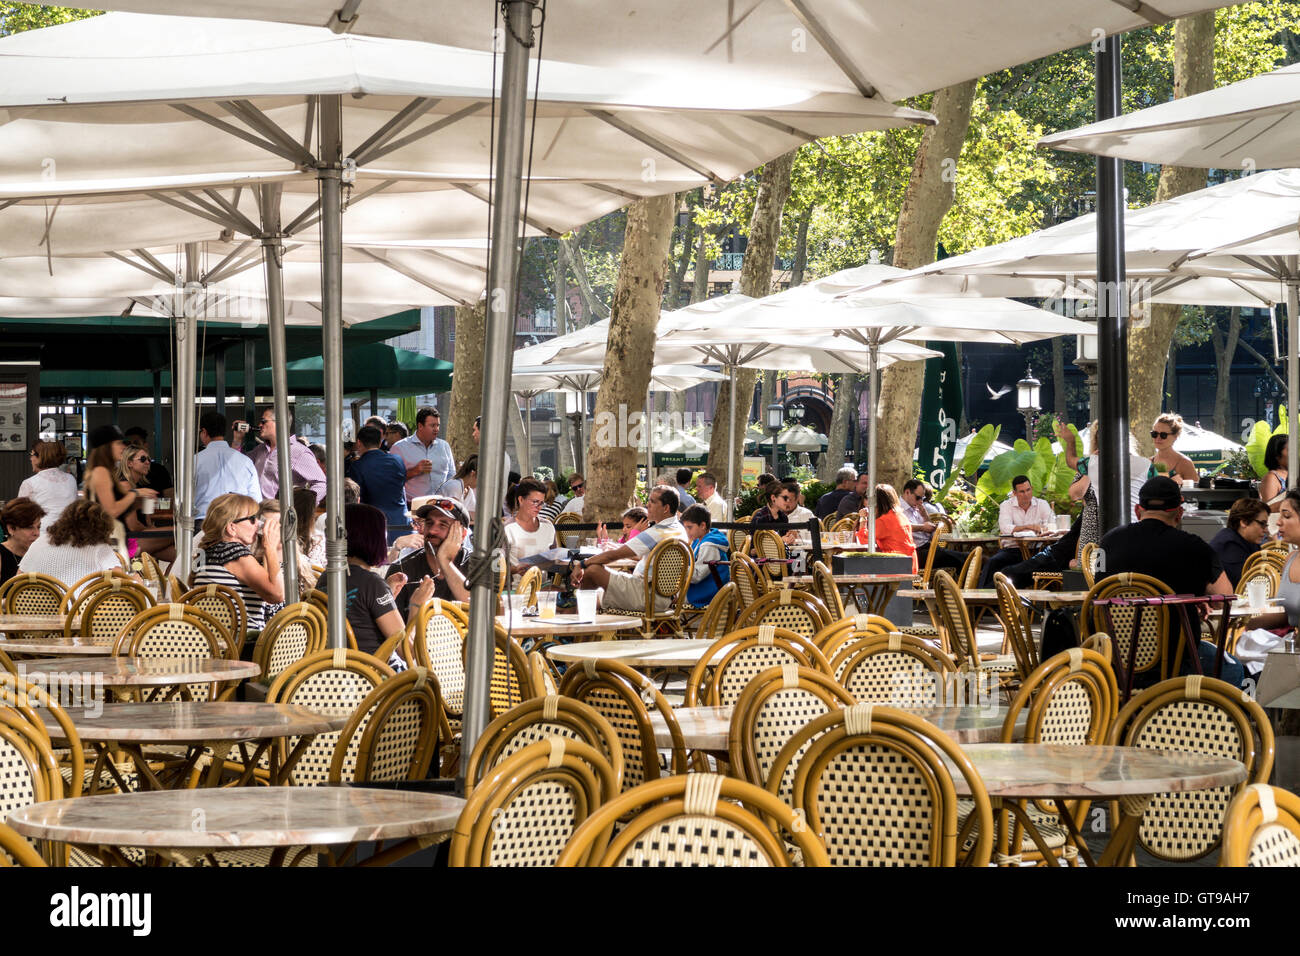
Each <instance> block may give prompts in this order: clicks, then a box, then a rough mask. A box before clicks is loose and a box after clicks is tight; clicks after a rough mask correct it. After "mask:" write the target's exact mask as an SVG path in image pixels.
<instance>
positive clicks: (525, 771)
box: [448, 701, 621, 866]
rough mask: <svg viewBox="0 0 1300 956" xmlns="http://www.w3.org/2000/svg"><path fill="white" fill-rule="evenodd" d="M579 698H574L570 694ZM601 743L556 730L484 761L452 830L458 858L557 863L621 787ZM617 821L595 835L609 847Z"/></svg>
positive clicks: (458, 862)
mask: <svg viewBox="0 0 1300 956" xmlns="http://www.w3.org/2000/svg"><path fill="white" fill-rule="evenodd" d="M570 703H574V702H572V701H571V702H570ZM620 786H621V782H620V780H619V778H618V776H617V775H616V774H615V772H614V769H613V768H612V767H611V766H610V764H609V762H608V761H607V760H606V759H605V756H604V753H603V752H602V751H601V749H600V748H599V747H596V746H592V745H591V744H588V743H584V742H583V741H581V740H577V739H574V738H572V737H567V736H549V737H545V738H543V739H540V740H537V741H536V742H534V743H530V744H528V745H527V746H524V747H523V748H522V749H520V750H518V751H516V752H514V753H512V754H510V755H508V756H504V755H503V758H502V759H501V761H500V762H499V763H497V764H496V765H495V766H488V767H485V768H484V773H483V779H482V780H481V781H480V782H479V785H478V786H477V787H475V789H474V790H473V792H472V793H470V795H469V798H468V799H467V800H466V802H465V808H464V810H463V811H462V812H461V815H460V817H459V819H458V820H457V821H456V829H455V831H454V832H453V834H452V838H451V847H450V854H449V858H448V862H449V863H450V865H451V866H554V865H555V861H556V859H557V858H558V857H559V855H560V852H561V851H562V850H563V849H564V847H565V845H566V844H567V843H568V842H569V840H570V838H571V837H572V836H573V834H574V832H575V831H576V830H577V828H578V827H579V826H581V825H582V823H584V822H585V821H586V820H587V819H588V818H589V817H590V816H591V814H592V813H593V812H594V811H595V810H596V808H597V807H599V806H601V805H602V804H604V803H606V802H607V801H609V800H612V799H613V798H614V797H617V796H618V794H619V789H620ZM613 828H614V822H613V821H610V824H609V825H608V826H607V827H606V828H605V830H604V832H603V833H599V834H596V836H595V837H593V846H592V849H593V851H594V852H596V853H600V852H601V851H603V850H604V848H605V845H606V843H607V842H608V840H609V835H610V833H611V832H612V830H613Z"/></svg>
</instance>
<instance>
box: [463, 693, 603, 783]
mask: <svg viewBox="0 0 1300 956" xmlns="http://www.w3.org/2000/svg"><path fill="white" fill-rule="evenodd" d="M550 737H565V738H567V739H569V740H576V741H579V742H581V743H585V744H586V745H587V746H589V747H594V748H595V749H596V751H597V752H598V753H600V754H601V755H602V756H604V758H605V760H606V761H608V763H609V766H610V769H611V770H612V772H613V774H614V777H615V780H616V781H617V783H618V787H616V788H615V789H614V791H613V792H614V793H618V792H619V789H621V787H622V785H623V745H622V744H620V743H619V741H618V733H617V732H616V731H615V730H614V726H613V725H612V724H611V723H610V722H609V721H608V720H606V719H605V717H604V716H603V715H602V714H601V713H600V712H599V711H597V710H595V709H594V708H592V707H588V706H587V705H586V704H584V703H583V702H582V701H580V700H574V699H573V698H572V697H560V696H558V695H554V694H551V695H547V696H546V697H534V698H532V699H531V700H526V701H524V702H523V703H522V704H520V705H519V706H517V707H513V708H511V709H510V710H508V711H506V712H505V713H504V714H502V715H501V716H500V717H497V718H496V719H495V720H493V721H492V723H490V724H488V725H487V728H486V729H485V730H484V731H483V735H482V736H481V737H479V739H478V743H477V744H475V745H474V752H473V753H472V754H470V757H469V763H468V764H466V765H465V789H466V790H473V789H474V788H475V787H477V786H478V784H479V781H480V780H481V779H482V778H483V777H484V776H486V775H487V774H488V773H490V772H491V770H492V769H493V768H494V767H496V766H497V765H498V764H500V763H501V762H502V761H504V760H505V759H506V758H508V757H511V756H513V755H514V754H516V753H518V752H519V751H520V750H522V749H524V748H525V747H527V746H529V745H530V744H535V743H537V742H539V741H542V740H546V739H548V738H550Z"/></svg>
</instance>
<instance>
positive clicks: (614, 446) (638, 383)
mask: <svg viewBox="0 0 1300 956" xmlns="http://www.w3.org/2000/svg"><path fill="white" fill-rule="evenodd" d="M676 207H677V204H676V199H675V197H674V196H672V195H671V194H670V195H667V196H655V197H654V198H651V199H639V200H637V201H636V202H634V203H633V204H632V205H631V206H629V207H628V210H627V230H626V232H625V234H624V239H623V258H622V261H621V262H620V263H619V268H618V285H617V287H616V288H615V290H614V304H613V308H612V310H611V315H610V322H609V344H608V346H607V347H606V349H605V368H604V374H603V376H602V377H601V384H600V391H599V392H598V393H597V395H596V414H595V420H594V425H593V428H592V431H591V440H590V443H589V444H588V446H587V447H588V451H587V498H588V502H587V504H586V505H584V506H583V514H584V515H585V517H586V519H587V520H589V521H590V520H595V519H597V518H602V517H613V516H614V515H617V514H620V513H621V512H622V511H623V509H624V508H626V507H627V501H628V499H629V498H630V497H631V496H632V492H633V491H634V490H635V488H636V460H637V448H636V446H637V442H636V440H635V436H634V435H631V434H624V435H620V434H619V431H620V428H619V424H620V421H622V422H627V426H626V428H627V432H628V433H630V432H631V431H632V426H631V422H628V419H629V418H630V417H631V413H632V412H633V411H635V410H637V409H640V408H643V407H644V405H645V396H646V388H647V387H648V386H649V384H650V368H651V356H653V355H654V350H655V328H656V326H657V325H658V324H659V302H660V296H661V295H662V294H663V287H664V277H665V273H666V271H667V268H666V267H667V262H668V242H669V239H670V237H671V236H672V231H673V211H674V210H675V209H676ZM620 413H621V415H620ZM642 424H643V427H644V423H642Z"/></svg>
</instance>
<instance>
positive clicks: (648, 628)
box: [603, 538, 695, 639]
mask: <svg viewBox="0 0 1300 956" xmlns="http://www.w3.org/2000/svg"><path fill="white" fill-rule="evenodd" d="M645 562H646V565H645V576H644V578H643V583H644V586H645V596H644V599H643V601H642V607H641V608H640V609H637V610H631V609H623V608H617V607H613V606H609V605H607V606H605V607H604V608H603V610H604V612H605V613H606V614H623V615H625V616H627V617H639V618H641V636H642V637H643V638H647V639H649V638H654V637H685V636H686V633H685V631H684V630H683V627H682V611H683V609H684V608H685V607H686V589H687V588H689V587H690V585H691V572H692V571H693V570H694V568H695V557H694V555H692V554H691V549H690V546H689V545H687V544H686V542H684V541H680V540H678V539H677V538H664V539H663V540H662V541H660V542H659V543H658V544H656V545H655V546H654V547H653V548H651V549H650V553H649V554H648V555H646V557H645Z"/></svg>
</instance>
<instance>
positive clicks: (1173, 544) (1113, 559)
mask: <svg viewBox="0 0 1300 956" xmlns="http://www.w3.org/2000/svg"><path fill="white" fill-rule="evenodd" d="M1133 510H1134V512H1135V513H1136V515H1137V518H1138V520H1137V521H1136V522H1134V523H1133V524H1130V525H1126V526H1124V527H1122V528H1116V529H1115V530H1113V531H1110V532H1107V533H1106V535H1105V536H1104V537H1103V538H1102V539H1101V545H1100V547H1101V549H1102V551H1103V552H1105V564H1104V565H1102V566H1103V567H1104V568H1105V573H1106V574H1117V573H1119V572H1120V571H1131V572H1134V573H1137V574H1147V575H1150V576H1151V577H1153V578H1156V579H1157V580H1160V581H1163V582H1164V583H1165V584H1166V585H1167V586H1168V587H1169V589H1170V590H1172V591H1173V592H1174V593H1175V594H1231V593H1232V585H1231V584H1230V583H1228V576H1227V575H1226V574H1224V573H1223V568H1222V567H1221V566H1220V564H1219V558H1218V556H1217V555H1216V554H1215V553H1214V549H1213V548H1211V547H1210V545H1209V544H1208V543H1207V542H1206V541H1204V540H1203V539H1201V538H1199V537H1197V536H1196V535H1194V534H1189V533H1188V532H1186V531H1183V530H1181V529H1180V528H1179V527H1178V525H1179V524H1180V523H1181V522H1182V520H1183V493H1182V491H1181V490H1179V487H1178V484H1177V482H1175V481H1174V480H1173V479H1171V478H1166V477H1164V476H1163V475H1161V476H1159V477H1156V478H1151V479H1149V480H1148V481H1146V482H1145V483H1144V484H1143V485H1142V488H1141V490H1139V491H1138V504H1137V506H1136V507H1135V508H1134V509H1133ZM1181 617H1182V615H1180V614H1173V615H1172V617H1171V624H1172V627H1171V628H1170V635H1169V636H1170V640H1171V641H1173V640H1175V639H1176V637H1177V630H1178V624H1177V622H1178V621H1180V620H1181ZM1198 644H1199V647H1198V650H1199V653H1200V660H1201V670H1202V671H1203V672H1204V673H1207V674H1213V673H1214V657H1215V653H1216V649H1215V647H1214V645H1213V644H1210V643H1208V642H1206V641H1200V642H1198ZM1171 652H1172V649H1171ZM1188 667H1189V665H1188V664H1186V663H1185V662H1184V663H1183V664H1182V668H1183V672H1184V673H1186V672H1187V669H1188ZM1143 676H1144V677H1145V680H1143V681H1142V684H1146V683H1151V682H1154V681H1156V680H1159V677H1160V675H1159V669H1158V668H1157V669H1155V670H1154V671H1150V672H1148V673H1147V675H1143ZM1245 676H1246V675H1245V669H1244V668H1243V667H1242V666H1241V664H1240V663H1239V662H1238V661H1237V660H1236V659H1235V658H1233V657H1231V656H1229V655H1226V654H1225V655H1224V658H1223V672H1222V674H1221V675H1220V679H1221V680H1225V681H1227V682H1228V683H1230V684H1233V685H1236V686H1240V685H1241V683H1242V681H1243V679H1244V678H1245ZM1135 686H1141V684H1138V683H1137V682H1135Z"/></svg>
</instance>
